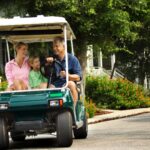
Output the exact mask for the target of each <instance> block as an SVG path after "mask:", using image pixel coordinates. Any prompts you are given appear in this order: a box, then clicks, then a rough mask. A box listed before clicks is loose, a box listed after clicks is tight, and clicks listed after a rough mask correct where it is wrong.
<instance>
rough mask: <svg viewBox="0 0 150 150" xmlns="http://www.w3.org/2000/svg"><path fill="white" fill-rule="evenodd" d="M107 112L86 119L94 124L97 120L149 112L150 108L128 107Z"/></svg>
mask: <svg viewBox="0 0 150 150" xmlns="http://www.w3.org/2000/svg"><path fill="white" fill-rule="evenodd" d="M109 112H111V113H109V114H103V115H98V116H94V117H93V118H89V119H88V124H94V123H98V122H103V121H108V120H114V119H119V118H125V117H128V116H134V115H139V114H143V113H150V108H140V109H130V110H119V111H118V110H117V111H116V110H109Z"/></svg>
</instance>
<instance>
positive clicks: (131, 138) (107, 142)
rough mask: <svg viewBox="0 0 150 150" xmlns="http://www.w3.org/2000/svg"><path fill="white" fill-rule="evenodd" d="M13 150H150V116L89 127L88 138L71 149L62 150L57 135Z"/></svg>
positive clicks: (14, 146)
mask: <svg viewBox="0 0 150 150" xmlns="http://www.w3.org/2000/svg"><path fill="white" fill-rule="evenodd" d="M10 149H12V150H53V149H58V150H69V149H71V150H149V149H150V114H143V115H138V116H134V117H129V118H124V119H118V120H112V121H107V122H102V123H97V124H92V125H89V135H88V138H87V139H84V140H75V139H74V142H73V145H72V146H71V147H70V148H58V147H57V146H56V141H55V138H54V136H49V135H42V136H38V137H30V138H28V139H27V140H26V141H25V142H21V143H12V142H11V144H10Z"/></svg>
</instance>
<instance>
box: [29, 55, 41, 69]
mask: <svg viewBox="0 0 150 150" xmlns="http://www.w3.org/2000/svg"><path fill="white" fill-rule="evenodd" d="M36 58H39V57H38V56H36V55H35V56H30V57H29V65H30V66H31V65H32V64H33V61H34V60H35V59H36ZM31 67H32V66H31Z"/></svg>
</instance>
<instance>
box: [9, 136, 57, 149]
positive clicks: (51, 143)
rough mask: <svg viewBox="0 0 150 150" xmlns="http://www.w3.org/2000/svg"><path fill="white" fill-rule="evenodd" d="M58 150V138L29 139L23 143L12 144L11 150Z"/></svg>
mask: <svg viewBox="0 0 150 150" xmlns="http://www.w3.org/2000/svg"><path fill="white" fill-rule="evenodd" d="M54 147H55V148H57V144H56V138H46V139H44V138H38V139H27V140H25V141H23V142H12V141H11V143H10V147H9V149H10V150H16V149H17V148H18V149H21V148H23V149H26V150H27V149H31V148H33V149H44V148H45V149H47V148H54Z"/></svg>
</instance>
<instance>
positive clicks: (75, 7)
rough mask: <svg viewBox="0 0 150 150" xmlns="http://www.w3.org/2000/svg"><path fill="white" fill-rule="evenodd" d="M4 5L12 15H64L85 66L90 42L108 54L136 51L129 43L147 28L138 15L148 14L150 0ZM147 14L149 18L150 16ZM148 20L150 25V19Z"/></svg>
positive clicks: (26, 0)
mask: <svg viewBox="0 0 150 150" xmlns="http://www.w3.org/2000/svg"><path fill="white" fill-rule="evenodd" d="M5 5H6V2H5V1H4V0H2V1H1V2H0V6H1V8H3V10H4V12H6V13H5V15H7V16H9V17H12V16H14V15H15V14H17V15H19V14H20V15H21V16H25V15H26V14H28V15H29V16H36V15H38V14H43V15H45V16H47V15H52V16H55V15H56V16H64V17H65V18H66V19H67V20H68V22H69V23H70V24H71V27H72V28H73V30H74V32H75V35H76V37H77V40H76V41H75V50H76V54H77V55H78V57H79V59H80V62H81V64H82V67H83V70H85V69H84V68H85V67H86V50H87V48H86V46H87V45H88V44H92V45H93V46H94V48H95V49H94V50H96V49H100V48H101V50H102V51H103V52H104V53H106V54H107V53H112V52H118V51H125V52H128V53H129V52H132V53H133V51H132V50H131V48H130V47H132V46H133V45H134V44H135V45H136V41H138V40H139V39H140V36H139V35H140V30H141V29H142V28H143V30H145V27H144V26H143V24H142V23H143V22H141V21H139V19H140V18H139V17H141V16H142V14H145V11H146V9H147V8H148V0H135V1H133V0H32V1H31V0H22V1H19V0H13V1H9V4H8V1H7V5H9V10H8V9H7V7H5ZM4 7H5V8H4ZM10 8H11V9H10ZM16 10H17V11H16ZM139 14H141V16H138V15H139ZM147 18H148V19H147V20H149V16H147ZM146 24H147V26H148V22H146ZM145 36H146V35H143V37H145ZM147 36H148V35H147ZM132 44H133V45H132ZM131 45H132V46H131ZM133 55H134V53H133Z"/></svg>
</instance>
